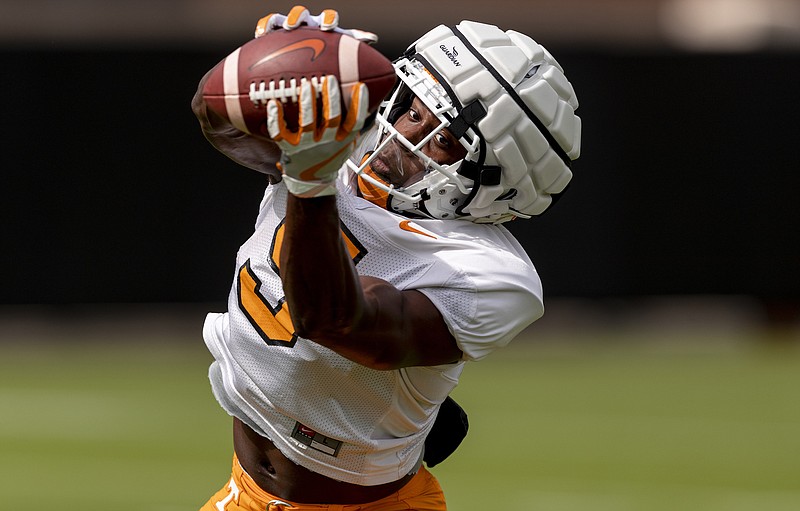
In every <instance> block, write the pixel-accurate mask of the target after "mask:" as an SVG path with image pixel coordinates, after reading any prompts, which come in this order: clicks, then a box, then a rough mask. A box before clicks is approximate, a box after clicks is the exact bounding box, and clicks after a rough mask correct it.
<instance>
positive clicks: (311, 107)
mask: <svg viewBox="0 0 800 511" xmlns="http://www.w3.org/2000/svg"><path fill="white" fill-rule="evenodd" d="M317 96H319V97H317ZM341 100H342V98H341V92H340V90H339V82H338V80H337V79H336V77H335V76H333V75H329V76H326V77H324V78H323V79H322V80H321V82H320V83H319V84H318V85H317V86H315V85H314V84H313V83H312V82H311V81H309V80H306V79H303V81H302V82H301V84H300V96H299V97H298V108H299V114H298V115H299V126H298V129H297V131H291V130H289V128H288V127H287V125H286V121H285V119H284V117H283V106H282V105H281V102H280V100H276V99H273V100H270V101H269V103H268V104H267V129H268V131H269V136H270V138H271V139H272V140H274V141H275V142H277V144H278V146H279V147H280V148H281V150H282V151H283V155H282V157H281V161H280V163H279V164H278V166H279V168H280V169H281V171H282V172H283V178H284V182H285V183H286V187H287V188H288V189H289V192H291V193H292V194H293V195H296V196H298V197H319V196H323V195H333V194H335V193H336V176H337V175H338V173H339V169H340V168H341V166H342V165H343V164H344V162H345V160H347V158H348V157H349V156H350V153H351V152H352V151H353V148H354V147H355V143H356V139H357V138H358V135H359V133H360V131H361V130H362V129H363V128H364V124H365V122H366V119H367V108H368V104H369V91H368V89H367V86H366V85H364V84H363V83H358V84H356V85H355V86H353V88H352V91H351V93H350V106H349V108H348V109H347V117H345V118H344V119H342V101H341ZM318 101H322V105H321V106H320V108H319V109H318V107H317V102H318Z"/></svg>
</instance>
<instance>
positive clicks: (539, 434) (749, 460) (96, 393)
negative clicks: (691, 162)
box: [0, 326, 800, 511]
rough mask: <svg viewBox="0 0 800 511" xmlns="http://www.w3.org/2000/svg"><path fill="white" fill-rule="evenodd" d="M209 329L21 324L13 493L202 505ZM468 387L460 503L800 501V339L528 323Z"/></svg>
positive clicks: (218, 442)
mask: <svg viewBox="0 0 800 511" xmlns="http://www.w3.org/2000/svg"><path fill="white" fill-rule="evenodd" d="M198 330H199V326H197V328H194V329H193V330H192V331H190V332H187V333H186V334H185V335H184V334H181V335H179V337H181V338H179V339H174V337H175V335H174V334H170V335H169V336H167V337H166V338H163V339H159V338H158V337H159V336H158V334H157V333H156V335H155V336H154V337H155V338H153V337H151V338H150V339H148V340H147V341H145V342H142V340H141V337H140V336H139V335H138V334H136V333H135V332H125V331H124V330H123V331H120V332H116V333H113V334H110V335H109V337H108V338H109V339H110V340H109V341H108V342H107V344H103V343H101V342H93V343H91V344H87V343H86V342H80V341H78V340H77V339H78V338H79V336H77V335H76V334H75V333H74V332H73V333H72V334H69V335H67V336H66V337H65V338H63V339H61V340H60V342H53V340H52V339H51V340H48V341H47V342H43V341H42V342H38V341H35V340H31V339H21V341H20V342H12V341H13V340H11V341H10V340H9V339H8V338H3V339H2V343H0V409H2V415H0V473H2V477H0V495H2V503H0V509H4V510H5V509H8V510H17V509H58V510H59V511H71V510H82V511H92V510H104V511H106V510H114V511H134V510H136V511H141V510H148V511H178V510H196V509H197V508H199V507H200V505H201V504H202V503H203V502H204V501H205V500H206V499H207V498H208V497H209V496H210V495H211V494H212V493H213V492H214V491H216V490H217V489H218V488H219V487H221V486H222V485H223V484H224V483H225V481H226V480H227V477H228V475H229V469H230V466H229V464H230V459H231V441H230V422H229V419H228V418H227V416H226V415H225V414H224V413H223V412H221V411H220V410H219V408H218V407H217V406H216V404H215V402H214V401H213V398H212V397H211V394H210V391H209V387H208V384H207V381H206V367H207V365H208V363H209V361H210V358H209V356H208V354H207V353H206V351H205V348H204V346H203V344H202V341H201V340H200V338H199V333H198ZM196 333H197V334H198V337H197V338H196V339H194V341H192V340H191V337H192V336H194V335H195V334H196ZM6 337H7V336H6ZM667 337H668V336H667ZM167 341H169V342H167ZM567 341H568V342H567ZM673 341H677V342H673ZM717 341H719V340H718V339H717ZM455 397H456V398H457V399H458V400H459V402H461V403H462V405H463V406H464V407H465V408H466V409H467V410H468V411H469V413H470V419H471V431H470V435H469V437H468V438H467V440H466V441H465V443H464V444H463V446H462V447H461V449H460V450H459V452H458V454H457V455H456V456H455V457H454V458H452V459H451V460H448V461H447V462H446V463H444V464H443V465H441V466H439V467H436V468H435V469H434V470H433V472H434V473H435V474H436V475H437V476H438V477H439V479H440V481H441V483H442V485H443V487H444V489H445V492H446V494H447V496H448V500H449V506H450V509H452V510H456V511H460V510H464V511H472V510H479V509H509V510H547V511H674V510H680V511H691V510H696V511H739V510H754V511H755V510H758V511H762V510H769V511H790V510H791V511H796V510H798V509H800V346H798V345H797V343H791V342H777V341H773V342H769V340H765V339H757V338H743V339H737V340H736V342H730V343H729V342H706V339H703V338H697V339H692V338H687V337H686V336H685V335H681V336H680V338H676V339H674V340H670V339H669V338H666V339H662V340H660V341H657V342H654V341H647V342H643V341H642V339H640V338H638V337H636V336H631V337H630V338H626V339H619V338H616V337H614V338H608V339H602V338H595V339H567V340H565V342H563V343H562V342H559V341H558V339H551V340H549V341H548V342H546V343H540V342H531V341H526V340H525V339H520V340H518V342H516V343H515V344H512V346H511V347H509V348H507V349H506V350H504V351H502V352H500V353H498V354H496V355H494V356H493V357H491V358H489V359H487V360H486V361H483V362H480V363H476V364H471V365H469V366H468V367H467V370H466V371H465V374H464V378H463V380H462V384H461V385H460V386H459V388H458V389H457V392H456V394H455Z"/></svg>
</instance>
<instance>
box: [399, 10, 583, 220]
mask: <svg viewBox="0 0 800 511" xmlns="http://www.w3.org/2000/svg"><path fill="white" fill-rule="evenodd" d="M409 49H410V50H413V52H414V54H415V55H414V56H413V57H411V56H410V53H409V57H410V58H412V59H416V60H418V61H420V62H422V63H423V65H424V66H425V67H426V69H427V70H428V71H429V72H431V74H432V75H433V76H434V77H435V78H436V80H437V81H439V82H442V86H443V87H444V88H445V89H446V90H447V91H448V93H449V94H450V95H451V96H454V97H452V100H453V104H454V106H455V107H456V109H459V110H461V109H464V108H466V106H469V105H474V104H475V102H478V103H479V104H480V105H482V106H483V110H484V112H482V113H483V115H480V116H478V117H479V119H477V121H475V120H474V119H473V121H474V125H472V126H468V128H471V130H472V131H474V132H477V134H478V136H479V137H480V138H481V139H482V141H483V142H484V144H481V145H482V148H481V151H483V154H471V155H468V156H467V160H469V161H471V163H473V164H475V163H479V164H480V166H481V167H482V168H481V169H475V168H474V165H462V167H461V169H459V174H460V176H462V180H464V181H466V182H469V184H470V185H471V187H472V192H471V193H470V196H469V198H468V199H467V201H466V202H465V203H463V204H462V205H461V213H462V215H463V214H467V215H469V216H470V217H472V219H473V220H475V221H490V222H494V223H499V222H503V221H506V220H510V219H511V218H514V217H530V216H532V215H538V214H541V213H542V212H544V210H545V209H547V207H548V206H549V205H550V204H551V202H552V197H553V196H554V195H556V194H558V193H560V192H562V191H563V190H564V188H565V187H566V186H567V184H568V183H569V181H570V179H571V178H572V172H571V170H570V163H571V160H574V159H576V158H577V157H578V156H579V155H580V145H581V136H580V135H581V120H580V118H579V117H578V116H577V115H575V109H577V107H578V100H577V97H576V95H575V92H574V90H573V88H572V85H571V84H570V83H569V81H568V80H567V78H566V77H565V76H564V72H563V69H562V68H561V66H560V65H559V64H558V62H557V61H556V60H555V59H554V58H553V57H552V55H550V53H549V52H548V51H547V50H546V49H545V48H544V47H542V46H541V45H539V44H538V43H536V42H535V41H534V40H533V39H531V38H530V37H528V36H526V35H524V34H521V33H519V32H515V31H512V30H509V31H506V32H503V31H502V30H500V29H499V28H498V27H496V26H493V25H487V24H483V23H477V22H472V21H462V22H461V23H459V24H458V25H457V26H456V27H453V28H450V27H446V26H444V25H440V26H439V27H436V28H435V29H433V30H431V31H430V32H428V33H427V34H425V35H424V36H423V37H421V38H420V39H419V40H418V41H417V42H416V43H414V44H413V45H412V46H411V47H410V48H409ZM460 113H461V112H459V114H460ZM450 123H451V125H455V124H457V122H456V121H453V120H452V119H451V120H450ZM464 131H466V130H464ZM473 142H474V141H473ZM470 145H474V144H470ZM492 168H494V169H498V168H499V170H500V172H499V176H498V173H497V172H490V173H486V175H482V170H483V169H492ZM493 176H497V177H493Z"/></svg>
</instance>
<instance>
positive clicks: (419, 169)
mask: <svg viewBox="0 0 800 511" xmlns="http://www.w3.org/2000/svg"><path fill="white" fill-rule="evenodd" d="M440 124H441V121H440V120H439V119H438V118H437V117H436V116H435V115H434V114H433V113H432V112H431V111H430V110H428V107H426V106H425V104H424V103H423V102H422V101H421V100H420V99H419V98H414V101H413V102H412V103H411V108H409V109H408V111H406V112H405V113H404V114H403V115H402V116H400V118H399V119H398V120H397V121H395V123H394V127H395V129H397V131H398V132H399V133H400V134H401V135H403V136H404V137H405V138H407V139H408V140H409V141H411V142H412V143H413V144H417V143H419V142H420V141H421V140H422V139H423V138H425V136H427V135H428V134H429V133H430V132H431V131H433V130H434V129H435V128H438V127H439V125H440ZM422 152H423V153H424V154H425V155H426V156H428V157H429V158H431V159H432V160H434V161H435V162H436V163H439V164H441V165H451V164H453V163H455V162H457V161H459V160H461V159H462V158H464V156H466V154H467V150H466V149H465V148H464V146H462V145H461V144H460V143H459V142H458V140H456V138H455V137H454V136H453V135H452V134H450V132H449V131H447V130H446V129H444V130H441V131H439V132H438V133H436V135H434V136H433V137H432V138H431V139H430V140H429V141H428V142H427V143H426V144H425V145H424V146H423V147H422ZM372 170H373V171H374V172H375V173H376V174H378V176H380V177H381V178H382V179H383V180H384V181H386V182H387V183H389V184H392V185H394V186H397V187H402V186H408V185H410V184H412V183H414V182H415V181H416V180H417V179H420V178H421V177H422V175H423V174H424V173H425V170H426V169H425V164H424V162H422V160H420V159H419V157H417V156H415V155H414V154H413V153H412V152H411V151H409V150H408V149H406V148H405V146H403V145H402V144H400V143H399V142H397V141H392V142H391V143H390V144H389V145H388V146H387V147H386V148H385V149H383V150H382V151H381V152H380V153H379V154H378V155H377V156H376V158H375V160H373V162H372Z"/></svg>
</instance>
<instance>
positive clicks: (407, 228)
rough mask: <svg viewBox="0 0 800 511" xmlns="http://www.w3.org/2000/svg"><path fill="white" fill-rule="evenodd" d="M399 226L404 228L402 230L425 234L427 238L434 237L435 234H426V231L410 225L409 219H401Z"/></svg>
mask: <svg viewBox="0 0 800 511" xmlns="http://www.w3.org/2000/svg"><path fill="white" fill-rule="evenodd" d="M400 228H401V229H402V230H404V231H408V232H413V233H414V234H421V235H423V236H427V237H429V238H433V239H436V236H433V235H431V234H428V233H427V232H422V231H420V230H419V229H417V228H416V227H412V226H411V220H403V221H402V222H400Z"/></svg>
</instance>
